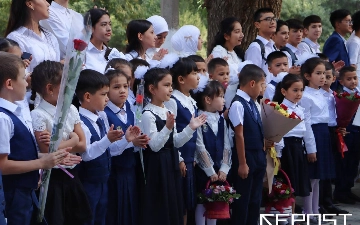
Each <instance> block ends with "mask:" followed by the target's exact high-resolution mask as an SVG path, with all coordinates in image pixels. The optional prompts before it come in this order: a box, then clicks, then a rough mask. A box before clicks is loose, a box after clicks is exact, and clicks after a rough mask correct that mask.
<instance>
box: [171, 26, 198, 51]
mask: <svg viewBox="0 0 360 225" xmlns="http://www.w3.org/2000/svg"><path fill="white" fill-rule="evenodd" d="M199 36H200V30H199V28H197V27H195V26H193V25H184V26H182V27H181V28H180V29H179V30H178V31H177V32H176V33H175V34H174V35H173V36H172V38H171V45H172V47H173V48H174V50H175V51H177V52H179V54H180V56H189V55H194V54H196V52H197V51H198V47H197V46H198V40H199Z"/></svg>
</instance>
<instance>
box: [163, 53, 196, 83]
mask: <svg viewBox="0 0 360 225" xmlns="http://www.w3.org/2000/svg"><path fill="white" fill-rule="evenodd" d="M192 71H198V68H197V65H196V63H195V62H194V61H192V60H191V59H189V58H186V57H185V58H180V59H179V60H178V61H177V62H176V63H175V64H174V66H173V67H172V68H171V69H170V73H171V75H172V80H173V87H174V89H179V88H180V85H179V81H178V78H179V77H180V76H182V77H186V76H187V75H189V74H190V73H191V72H192Z"/></svg>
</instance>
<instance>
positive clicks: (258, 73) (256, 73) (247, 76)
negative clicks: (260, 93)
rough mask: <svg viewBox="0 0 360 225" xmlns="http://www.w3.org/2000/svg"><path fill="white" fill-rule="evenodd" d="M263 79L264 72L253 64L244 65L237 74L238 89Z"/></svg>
mask: <svg viewBox="0 0 360 225" xmlns="http://www.w3.org/2000/svg"><path fill="white" fill-rule="evenodd" d="M263 78H265V73H264V71H263V70H262V69H261V68H260V67H258V66H257V65H254V64H248V65H245V66H244V68H243V69H242V70H241V72H240V74H239V84H240V87H244V86H245V85H247V84H248V83H249V82H250V81H252V80H254V81H255V82H256V83H257V82H259V81H260V80H262V79H263Z"/></svg>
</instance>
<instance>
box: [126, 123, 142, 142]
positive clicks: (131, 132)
mask: <svg viewBox="0 0 360 225" xmlns="http://www.w3.org/2000/svg"><path fill="white" fill-rule="evenodd" d="M140 132H141V130H140V128H139V127H138V126H129V127H128V129H127V130H126V132H125V138H126V140H127V141H128V142H132V141H133V140H134V139H135V138H136V137H137V136H138V135H139V134H140Z"/></svg>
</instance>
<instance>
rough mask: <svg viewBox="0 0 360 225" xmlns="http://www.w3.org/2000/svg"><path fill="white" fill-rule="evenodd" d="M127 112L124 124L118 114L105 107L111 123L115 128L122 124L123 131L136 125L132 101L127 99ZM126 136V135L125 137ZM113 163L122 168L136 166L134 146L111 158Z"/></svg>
mask: <svg viewBox="0 0 360 225" xmlns="http://www.w3.org/2000/svg"><path fill="white" fill-rule="evenodd" d="M125 104H126V109H127V110H126V114H127V123H126V124H124V123H123V122H122V121H121V120H120V119H119V118H118V117H117V116H116V114H115V113H114V112H113V111H112V110H111V109H110V108H109V107H107V106H106V107H105V109H104V111H105V113H106V115H107V118H108V120H109V124H110V125H111V124H114V129H116V127H118V126H120V127H121V129H122V130H123V132H124V133H125V132H126V130H127V129H128V127H129V126H130V125H134V113H133V112H132V111H131V108H130V103H129V102H128V101H126V103H125ZM123 138H125V137H123ZM111 165H112V166H116V167H121V168H131V167H134V166H135V153H134V148H127V149H125V151H124V152H123V153H122V154H121V155H117V156H114V157H112V158H111Z"/></svg>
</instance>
